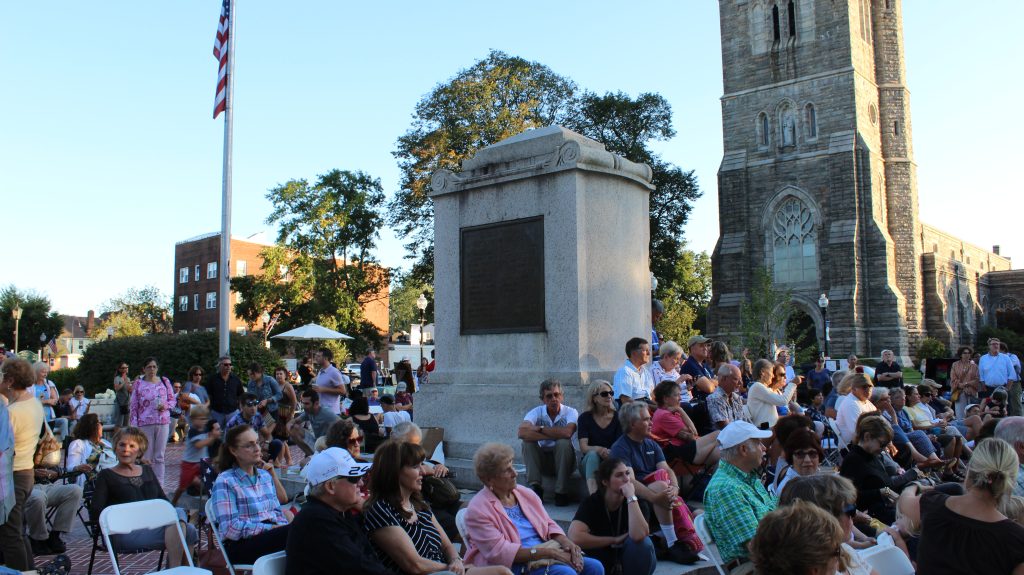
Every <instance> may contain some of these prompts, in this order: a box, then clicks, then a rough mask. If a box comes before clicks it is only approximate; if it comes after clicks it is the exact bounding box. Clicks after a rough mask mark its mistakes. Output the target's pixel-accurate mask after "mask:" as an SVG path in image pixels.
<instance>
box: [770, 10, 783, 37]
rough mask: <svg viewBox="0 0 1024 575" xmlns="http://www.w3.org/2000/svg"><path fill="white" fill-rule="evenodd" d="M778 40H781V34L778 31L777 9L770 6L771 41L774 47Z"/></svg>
mask: <svg viewBox="0 0 1024 575" xmlns="http://www.w3.org/2000/svg"><path fill="white" fill-rule="evenodd" d="M780 38H782V32H781V30H780V29H779V7H778V5H775V6H772V39H773V41H774V42H775V44H776V45H778V43H779V39H780Z"/></svg>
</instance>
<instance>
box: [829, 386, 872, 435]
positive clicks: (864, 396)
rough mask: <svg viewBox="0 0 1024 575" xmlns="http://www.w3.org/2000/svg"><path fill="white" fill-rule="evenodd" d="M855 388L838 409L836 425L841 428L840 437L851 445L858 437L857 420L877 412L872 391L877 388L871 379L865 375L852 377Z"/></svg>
mask: <svg viewBox="0 0 1024 575" xmlns="http://www.w3.org/2000/svg"><path fill="white" fill-rule="evenodd" d="M847 377H852V378H853V387H851V388H850V395H849V396H848V397H847V398H846V401H844V402H843V403H842V404H841V405H840V406H839V409H838V414H837V415H836V425H837V426H838V427H839V435H840V436H841V437H842V439H843V442H845V443H850V442H852V441H853V440H854V439H855V438H856V436H857V419H859V418H860V416H861V414H863V413H868V412H870V411H877V410H878V409H877V408H876V407H875V405H874V404H873V403H871V391H872V390H873V389H874V388H875V386H874V384H873V383H871V378H870V377H868V376H866V375H864V374H863V373H855V374H853V375H852V376H847Z"/></svg>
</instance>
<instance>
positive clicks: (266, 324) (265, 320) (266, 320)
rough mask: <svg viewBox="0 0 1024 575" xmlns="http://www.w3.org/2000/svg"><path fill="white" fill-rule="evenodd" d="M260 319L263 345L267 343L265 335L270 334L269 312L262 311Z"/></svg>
mask: <svg viewBox="0 0 1024 575" xmlns="http://www.w3.org/2000/svg"><path fill="white" fill-rule="evenodd" d="M260 320H262V321H263V345H264V346H265V345H267V336H268V335H270V329H269V328H270V313H269V312H263V315H261V316H260Z"/></svg>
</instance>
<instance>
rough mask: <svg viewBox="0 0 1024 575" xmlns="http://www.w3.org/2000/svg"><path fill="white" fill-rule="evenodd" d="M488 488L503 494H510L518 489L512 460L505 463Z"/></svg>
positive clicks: (490, 481)
mask: <svg viewBox="0 0 1024 575" xmlns="http://www.w3.org/2000/svg"><path fill="white" fill-rule="evenodd" d="M488 486H489V487H490V488H491V490H492V491H498V492H502V493H510V492H512V490H514V489H515V488H516V470H515V468H514V467H512V460H511V459H509V460H508V461H507V462H505V464H504V465H503V466H501V468H500V469H499V470H498V472H497V474H495V476H494V477H492V478H490V479H489V480H488Z"/></svg>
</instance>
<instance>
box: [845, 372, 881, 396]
mask: <svg viewBox="0 0 1024 575" xmlns="http://www.w3.org/2000/svg"><path fill="white" fill-rule="evenodd" d="M874 385H875V384H874V383H872V382H871V378H870V377H868V376H867V374H864V373H857V372H856V371H855V372H853V373H848V374H846V377H844V378H843V379H842V380H841V381H840V382H839V386H840V387H844V386H845V387H846V389H847V390H850V391H852V390H853V389H854V388H857V387H874Z"/></svg>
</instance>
